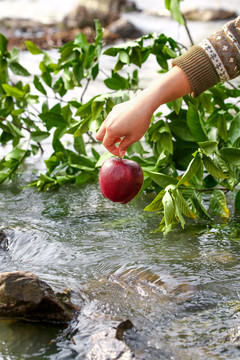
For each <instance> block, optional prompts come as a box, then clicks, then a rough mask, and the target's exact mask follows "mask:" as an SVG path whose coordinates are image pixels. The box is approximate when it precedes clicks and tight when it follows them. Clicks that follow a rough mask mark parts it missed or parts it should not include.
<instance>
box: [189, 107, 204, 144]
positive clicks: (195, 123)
mask: <svg viewBox="0 0 240 360" xmlns="http://www.w3.org/2000/svg"><path fill="white" fill-rule="evenodd" d="M187 124H188V127H189V129H190V131H191V133H192V136H193V137H194V139H195V140H196V141H197V142H199V141H200V142H201V141H207V140H208V136H207V134H206V132H205V130H204V127H203V125H202V123H201V120H200V117H199V113H198V111H197V109H196V108H195V106H193V105H192V104H189V107H188V110H187Z"/></svg>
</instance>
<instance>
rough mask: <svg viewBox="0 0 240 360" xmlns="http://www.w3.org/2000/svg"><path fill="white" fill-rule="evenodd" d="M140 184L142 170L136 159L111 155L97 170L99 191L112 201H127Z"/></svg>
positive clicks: (134, 193) (132, 196)
mask: <svg viewBox="0 0 240 360" xmlns="http://www.w3.org/2000/svg"><path fill="white" fill-rule="evenodd" d="M142 184H143V171H142V169H141V166H140V165H139V164H138V163H137V162H136V161H132V160H127V159H122V158H119V157H112V158H109V159H107V160H105V162H104V163H103V165H102V167H101V169H100V172H99V186H100V190H101V193H102V195H103V196H104V197H106V198H108V199H109V200H111V201H113V202H119V203H121V204H126V203H128V202H129V201H131V200H132V199H133V198H134V197H135V196H136V195H137V194H138V192H139V191H140V189H141V187H142Z"/></svg>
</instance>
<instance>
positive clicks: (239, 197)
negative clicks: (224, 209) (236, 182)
mask: <svg viewBox="0 0 240 360" xmlns="http://www.w3.org/2000/svg"><path fill="white" fill-rule="evenodd" d="M234 207H235V210H237V211H239V210H240V190H238V192H237V193H236V196H235V201H234Z"/></svg>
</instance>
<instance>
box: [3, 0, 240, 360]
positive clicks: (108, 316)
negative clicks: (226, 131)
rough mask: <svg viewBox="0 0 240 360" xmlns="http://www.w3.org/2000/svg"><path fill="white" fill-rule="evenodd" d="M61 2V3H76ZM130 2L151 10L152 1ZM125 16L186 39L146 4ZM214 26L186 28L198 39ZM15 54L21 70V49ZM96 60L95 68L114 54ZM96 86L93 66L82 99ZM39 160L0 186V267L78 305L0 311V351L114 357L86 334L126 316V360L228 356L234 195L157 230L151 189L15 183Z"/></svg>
mask: <svg viewBox="0 0 240 360" xmlns="http://www.w3.org/2000/svg"><path fill="white" fill-rule="evenodd" d="M54 1H55V0H54ZM54 1H53V0H52V5H51V6H53V3H56V2H54ZM23 3H25V4H26V3H28V4H29V7H31V6H33V5H34V4H35V5H36V6H37V4H38V5H39V6H40V4H41V6H42V8H44V6H43V4H46V3H49V1H48V2H47V1H45V0H37V1H29V2H28V1H27V0H25V1H23V0H0V8H1V7H2V6H3V7H2V10H3V14H5V12H6V11H7V9H6V6H7V4H9V6H14V5H16V4H18V5H19V4H23ZM58 3H59V0H58ZM60 3H61V4H63V5H62V6H63V7H64V6H66V8H65V9H62V11H63V10H65V11H66V10H69V7H70V5H71V4H73V3H76V1H73V0H72V1H68V2H67V5H66V2H60ZM136 3H137V5H138V6H139V7H142V8H144V7H145V9H156V8H157V6H158V3H161V4H162V3H163V2H161V1H157V0H149V1H148V2H147V4H146V3H145V2H143V1H141V0H138V1H136ZM183 3H185V4H186V5H189V4H190V3H192V2H191V1H190V0H186V1H184V2H183ZM196 3H198V4H200V3H201V4H202V5H205V4H206V5H207V1H203V0H201V1H197V2H196ZM64 4H65V5H64ZM217 4H218V5H219V7H221V6H222V7H225V8H226V7H227V8H228V9H230V10H232V9H235V10H236V7H237V5H238V0H237V1H236V0H231V1H228V2H227V3H225V2H224V1H212V3H211V6H212V7H214V6H216V5H217ZM162 7H163V6H162ZM39 9H40V7H39ZM28 10H29V11H30V10H31V9H30V8H29V9H28ZM4 11H5V12H4ZM51 11H52V7H50V8H49V12H50V15H51ZM13 13H14V12H13ZM45 15H46V9H45ZM56 16H57V14H56ZM124 16H126V17H127V18H128V19H129V20H131V21H132V22H134V23H135V24H136V25H137V26H140V24H141V28H142V29H143V31H144V32H150V31H157V32H164V33H166V35H168V36H172V37H174V38H176V37H177V39H176V40H178V41H181V42H183V43H185V44H186V45H187V46H188V45H189V44H188V43H187V41H188V38H187V36H186V34H185V32H184V29H181V28H180V27H179V26H178V25H177V24H175V23H174V22H173V21H172V20H170V19H169V18H163V19H161V20H160V18H158V17H156V16H153V15H150V14H148V13H147V12H145V13H139V14H138V13H129V14H125V15H124ZM223 23H224V22H208V23H201V24H200V23H199V22H190V24H189V26H190V31H191V33H192V36H193V38H194V40H195V42H197V41H200V40H201V39H202V37H203V36H205V35H207V34H210V33H211V32H213V31H215V30H217V29H218V28H219V26H221V25H222V24H223ZM173 24H174V25H173ZM200 25H201V29H202V32H200V31H199V26H200ZM21 56H22V62H21V63H22V64H23V65H24V66H26V67H27V68H28V69H29V65H30V64H31V63H32V56H31V55H29V54H28V53H24V52H23V53H22V55H21ZM106 58H107V57H105V59H103V60H102V63H103V65H104V70H105V71H106V70H108V69H109V67H110V66H112V61H113V60H112V59H111V58H107V59H106ZM36 59H38V57H36ZM35 66H36V64H34V63H32V69H33V70H34V71H35V72H36V73H37V71H38V69H36V68H35ZM155 74H156V63H155V62H153V61H152V60H151V59H150V61H149V62H147V63H146V64H145V65H144V66H143V68H142V70H141V81H142V84H143V85H147V84H148V83H149V82H150V81H151V79H153V78H154V76H155ZM96 89H97V91H98V93H99V91H102V90H103V91H104V87H103V84H102V81H101V75H100V77H99V80H98V81H97V82H96V83H95V85H94V86H93V87H90V88H89V92H88V96H89V97H91V96H93V94H95V92H96ZM47 150H48V146H47ZM1 151H2V149H1ZM43 160H44V159H43V158H37V159H36V158H34V159H29V160H27V162H26V165H25V168H24V171H23V175H19V176H16V177H15V178H14V180H13V181H12V182H11V183H9V184H4V185H1V187H0V219H1V222H0V229H4V230H5V231H6V232H7V236H8V248H7V249H5V248H1V247H0V272H7V271H17V270H25V271H30V272H32V273H34V274H36V275H37V276H38V277H39V278H41V279H42V280H44V281H46V282H47V283H48V284H49V285H50V286H52V288H53V289H54V290H56V291H62V290H63V289H66V288H70V289H71V290H72V291H73V294H72V301H73V302H74V303H75V304H76V305H79V306H80V307H81V311H80V313H79V314H78V317H77V318H76V319H74V320H73V321H72V322H71V323H70V324H69V325H68V326H67V327H59V326H56V325H54V324H44V323H27V322H23V321H20V320H9V319H2V320H0V354H1V355H0V360H22V359H34V360H35V359H36V360H37V359H38V360H42V359H48V360H68V359H79V360H87V359H99V360H100V359H101V360H107V359H113V358H112V357H107V356H105V355H104V353H103V354H102V357H100V356H99V357H97V358H94V357H90V355H89V354H90V352H91V349H92V348H93V345H94V344H93V341H92V336H93V335H94V334H98V333H99V332H101V331H105V330H106V329H109V328H112V327H116V326H117V324H119V322H121V321H124V320H126V319H129V320H131V321H132V323H133V325H134V328H133V329H131V330H129V331H127V332H126V336H125V340H124V341H125V343H126V344H127V346H128V347H129V348H130V349H131V350H132V352H133V353H134V354H135V358H136V359H137V360H200V359H201V360H205V359H206V360H207V359H209V360H213V359H218V360H225V359H230V360H236V359H239V358H240V325H239V324H240V282H239V277H240V222H239V220H240V215H239V214H234V211H233V205H232V204H233V202H234V199H233V197H230V198H229V199H228V200H229V204H230V206H229V207H230V212H231V214H232V216H231V218H230V219H229V221H228V222H224V221H223V220H221V219H214V221H213V222H212V223H211V224H210V223H205V222H199V221H198V222H193V221H188V222H187V224H186V227H185V229H184V230H183V229H181V227H180V226H179V227H177V228H176V229H175V230H174V231H173V232H171V233H170V234H168V235H167V236H163V235H162V234H161V233H160V232H156V233H155V232H153V231H152V230H155V229H156V228H157V227H158V225H159V222H160V218H159V216H158V214H155V213H148V212H144V211H143V210H144V208H145V206H146V205H147V204H149V203H150V202H151V201H152V199H153V196H154V195H153V194H151V193H143V194H141V196H139V197H137V198H135V199H134V200H133V201H131V202H130V203H128V204H125V205H122V204H116V203H111V202H109V201H108V200H107V199H105V198H103V197H102V195H101V193H100V190H99V187H98V184H97V183H94V184H88V185H85V186H83V187H77V186H73V185H72V186H62V187H61V188H60V189H59V190H58V191H51V192H38V191H36V189H32V188H26V187H24V186H25V185H26V184H27V183H29V182H30V181H32V180H33V179H35V174H36V173H38V172H39V171H41V170H42V167H43ZM104 356H105V357H104ZM120 359H122V357H121V358H120ZM126 359H127V358H126Z"/></svg>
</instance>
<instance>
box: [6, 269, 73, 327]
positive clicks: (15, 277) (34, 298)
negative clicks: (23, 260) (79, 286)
mask: <svg viewBox="0 0 240 360" xmlns="http://www.w3.org/2000/svg"><path fill="white" fill-rule="evenodd" d="M77 310H79V309H78V308H77V306H75V305H74V304H72V303H71V301H70V299H69V294H68V293H55V292H54V291H53V289H52V288H51V287H50V286H49V285H48V284H47V283H46V282H44V281H42V280H40V279H39V278H38V277H37V276H36V275H35V274H32V273H31V272H27V271H16V272H6V273H1V274H0V317H3V318H16V319H24V320H29V321H46V322H68V321H70V320H72V318H73V317H74V313H75V312H76V311H77Z"/></svg>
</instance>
